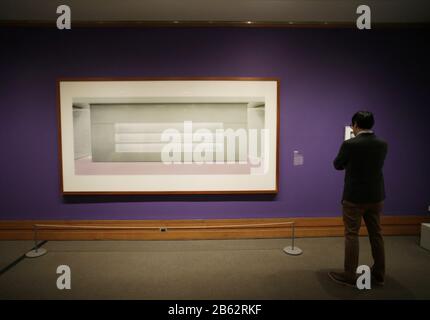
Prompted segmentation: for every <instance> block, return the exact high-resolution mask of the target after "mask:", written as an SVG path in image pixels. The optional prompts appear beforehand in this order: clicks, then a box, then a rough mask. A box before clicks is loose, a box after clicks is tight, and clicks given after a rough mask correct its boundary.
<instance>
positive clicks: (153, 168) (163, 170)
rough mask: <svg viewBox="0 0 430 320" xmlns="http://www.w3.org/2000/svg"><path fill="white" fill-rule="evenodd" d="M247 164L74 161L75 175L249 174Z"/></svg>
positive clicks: (249, 166) (88, 159) (86, 159)
mask: <svg viewBox="0 0 430 320" xmlns="http://www.w3.org/2000/svg"><path fill="white" fill-rule="evenodd" d="M250 172H251V165H250V164H249V163H234V164H227V163H222V164H220V163H217V164H197V163H181V164H170V165H169V164H164V163H161V162H92V161H91V159H90V158H82V159H77V160H75V174H77V175H140V174H145V175H148V174H166V175H167V174H169V175H175V174H197V175H204V174H250Z"/></svg>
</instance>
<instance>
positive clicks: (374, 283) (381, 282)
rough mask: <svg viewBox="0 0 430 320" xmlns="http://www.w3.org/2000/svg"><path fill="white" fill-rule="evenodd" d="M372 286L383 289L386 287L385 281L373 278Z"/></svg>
mask: <svg viewBox="0 0 430 320" xmlns="http://www.w3.org/2000/svg"><path fill="white" fill-rule="evenodd" d="M372 285H375V286H377V287H383V286H384V285H385V281H384V280H381V279H378V278H376V277H374V276H372Z"/></svg>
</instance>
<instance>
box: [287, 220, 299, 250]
mask: <svg viewBox="0 0 430 320" xmlns="http://www.w3.org/2000/svg"><path fill="white" fill-rule="evenodd" d="M295 233H296V223H295V221H293V222H292V223H291V246H288V247H285V248H284V252H285V253H286V254H289V255H292V256H298V255H300V254H302V253H303V250H302V249H300V248H299V247H296V246H295V244H294V242H295V239H296V234H295Z"/></svg>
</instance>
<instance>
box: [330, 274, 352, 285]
mask: <svg viewBox="0 0 430 320" xmlns="http://www.w3.org/2000/svg"><path fill="white" fill-rule="evenodd" d="M328 276H329V277H330V279H332V280H333V281H334V282H336V283H338V284H341V285H343V286H348V287H351V288H355V287H356V283H355V281H354V280H350V279H348V277H347V276H346V275H345V273H343V272H333V271H331V272H329V273H328Z"/></svg>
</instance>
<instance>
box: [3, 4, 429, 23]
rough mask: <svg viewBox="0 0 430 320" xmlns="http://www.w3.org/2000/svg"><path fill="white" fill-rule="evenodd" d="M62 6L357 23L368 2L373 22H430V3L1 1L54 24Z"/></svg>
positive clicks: (99, 14)
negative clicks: (362, 9)
mask: <svg viewBox="0 0 430 320" xmlns="http://www.w3.org/2000/svg"><path fill="white" fill-rule="evenodd" d="M60 4H67V5H69V6H70V7H71V11H72V23H73V21H81V22H82V21H84V22H94V21H175V20H177V21H215V22H216V21H231V22H238V21H255V22H290V21H292V22H298V23H306V22H311V23H312V22H319V23H322V22H354V21H355V19H356V17H357V14H356V8H357V6H358V5H360V4H367V5H369V6H370V8H371V9H372V22H379V23H423V22H426V23H428V22H430V0H361V1H353V0H68V1H67V0H0V20H1V21H14V20H15V21H16V20H18V21H55V20H56V18H57V14H56V8H57V6H58V5H60Z"/></svg>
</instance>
